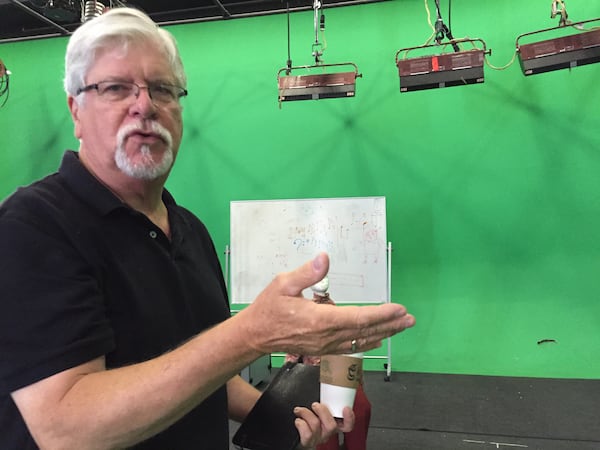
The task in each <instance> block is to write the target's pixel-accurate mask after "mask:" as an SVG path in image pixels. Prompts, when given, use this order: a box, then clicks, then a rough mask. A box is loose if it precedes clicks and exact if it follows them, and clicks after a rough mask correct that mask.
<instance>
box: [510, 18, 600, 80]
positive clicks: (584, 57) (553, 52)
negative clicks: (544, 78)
mask: <svg viewBox="0 0 600 450" xmlns="http://www.w3.org/2000/svg"><path fill="white" fill-rule="evenodd" d="M598 20H600V18H597V19H591V20H585V21H583V22H576V23H570V24H569V25H568V26H572V27H583V25H584V24H586V23H589V22H594V21H598ZM565 26H567V25H559V26H557V27H554V28H547V29H545V30H539V31H533V32H531V33H525V34H522V35H520V36H519V37H518V38H517V42H516V46H517V53H518V55H519V63H520V64H521V70H522V71H523V74H524V75H526V76H527V75H535V74H538V73H544V72H550V71H553V70H559V69H572V68H573V67H577V66H583V65H586V64H593V63H597V62H599V61H600V28H595V29H591V30H589V31H581V32H578V33H576V34H572V35H569V36H563V37H557V38H554V39H547V40H543V41H538V42H533V43H529V44H521V43H519V41H520V40H521V39H522V38H524V37H526V36H532V35H534V34H539V33H545V32H549V31H552V30H558V29H560V28H564V27H565Z"/></svg>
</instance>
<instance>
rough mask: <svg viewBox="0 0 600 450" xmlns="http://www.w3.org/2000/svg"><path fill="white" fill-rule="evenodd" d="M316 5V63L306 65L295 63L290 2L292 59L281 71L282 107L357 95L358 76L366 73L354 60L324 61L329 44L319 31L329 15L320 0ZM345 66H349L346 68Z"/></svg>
mask: <svg viewBox="0 0 600 450" xmlns="http://www.w3.org/2000/svg"><path fill="white" fill-rule="evenodd" d="M313 9H314V32H315V41H314V43H313V45H312V56H313V57H314V60H315V63H314V64H312V65H305V66H292V59H291V56H290V13H289V3H288V11H287V21H288V60H287V66H286V67H283V68H281V69H279V71H278V72H277V87H278V93H279V107H280V108H281V103H282V102H289V101H297V100H320V99H325V98H346V97H354V95H355V94H356V79H357V78H358V77H361V76H362V75H361V74H360V73H359V72H358V67H357V66H356V64H354V63H351V62H345V63H336V64H325V63H324V62H323V59H322V56H323V52H324V50H325V47H324V45H323V44H322V43H321V42H320V40H319V32H321V33H323V32H324V31H325V15H323V14H322V13H320V9H321V2H320V1H319V0H315V1H314V3H313ZM344 68H345V69H346V70H343V69H344ZM348 69H350V70H348Z"/></svg>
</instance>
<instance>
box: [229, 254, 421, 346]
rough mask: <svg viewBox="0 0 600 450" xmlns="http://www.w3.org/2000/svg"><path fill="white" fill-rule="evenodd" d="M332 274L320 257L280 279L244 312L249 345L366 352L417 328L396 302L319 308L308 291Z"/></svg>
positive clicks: (279, 277) (327, 262)
mask: <svg viewBox="0 0 600 450" xmlns="http://www.w3.org/2000/svg"><path fill="white" fill-rule="evenodd" d="M328 270H329V257H328V256H327V254H326V253H320V254H319V255H317V257H316V258H315V259H313V260H312V261H308V262H306V263H305V264H303V265H302V266H300V267H298V268H297V269H295V270H293V271H291V272H285V273H281V274H279V275H277V276H276V277H275V279H274V280H273V281H272V282H271V283H270V284H269V285H268V286H267V287H266V288H265V289H264V290H263V291H262V292H261V293H260V294H259V296H258V297H257V298H256V300H255V301H254V302H253V303H252V304H251V305H250V306H249V307H248V308H246V309H245V310H244V311H242V313H240V314H243V315H244V316H245V319H246V320H245V321H244V324H245V325H244V326H245V327H247V329H246V336H248V339H249V344H250V345H251V346H252V347H253V348H254V349H256V350H258V351H260V352H261V353H273V352H286V353H299V354H305V355H325V354H337V353H351V352H362V351H366V350H370V349H373V348H377V347H379V346H381V341H382V340H383V339H385V338H387V337H389V336H393V335H394V334H396V333H399V332H401V331H403V330H405V329H406V328H410V327H412V326H413V325H414V324H415V319H414V317H413V316H412V315H410V314H408V312H407V310H406V308H405V307H404V306H402V305H399V304H395V303H385V304H382V305H374V306H343V307H339V306H333V305H317V304H315V303H314V302H312V301H307V300H306V299H305V298H304V297H302V291H303V290H304V289H306V288H308V287H310V286H312V285H313V284H315V283H317V282H319V281H320V280H322V279H323V277H324V276H325V275H327V272H328ZM353 341H355V345H354V346H352V342H353Z"/></svg>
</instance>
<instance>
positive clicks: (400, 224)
mask: <svg viewBox="0 0 600 450" xmlns="http://www.w3.org/2000/svg"><path fill="white" fill-rule="evenodd" d="M324 3H325V14H326V17H327V19H326V22H327V23H326V26H327V30H326V34H325V37H326V41H327V45H328V47H327V48H326V50H325V54H324V60H325V62H326V63H339V62H349V61H351V62H354V63H356V64H357V65H358V67H359V70H360V72H361V73H362V74H363V77H362V78H359V79H358V80H357V94H356V97H355V98H351V99H330V100H320V101H304V102H290V103H284V104H283V105H282V108H281V109H280V108H279V105H278V102H277V84H276V82H277V79H276V74H277V71H278V70H279V69H280V68H281V67H284V66H285V61H286V59H287V30H286V17H285V15H272V16H263V17H255V18H246V19H234V20H226V21H218V22H207V23H198V24H187V25H178V26H171V27H170V28H169V29H170V30H171V31H172V32H173V33H174V34H175V36H176V38H177V39H178V41H179V43H180V47H181V52H182V54H183V57H184V62H185V63H186V69H187V73H188V77H189V85H188V88H189V91H190V96H189V97H188V98H187V99H185V100H184V103H185V109H184V116H185V137H184V141H183V144H182V149H181V152H180V154H179V159H178V162H177V165H176V167H175V169H174V171H173V174H172V177H171V179H170V180H169V183H168V188H169V189H170V190H171V191H172V192H173V193H174V194H175V196H176V198H177V199H178V201H179V202H180V203H181V204H183V205H185V206H187V207H189V208H190V209H191V210H192V211H194V212H195V213H197V214H198V215H199V216H200V217H201V218H202V219H203V220H204V221H205V223H206V224H207V226H208V228H209V230H210V231H211V233H212V235H213V238H214V240H215V245H216V247H217V249H218V250H219V252H222V250H224V249H225V246H226V245H227V243H228V240H229V237H228V236H229V202H230V201H231V200H247V199H275V198H318V197H348V196H380V195H383V196H385V197H386V198H387V226H388V240H389V241H391V242H392V245H393V249H394V250H393V257H392V261H393V262H392V297H393V301H395V302H400V303H403V304H405V305H407V307H408V308H409V309H410V311H411V312H413V313H414V314H415V315H416V316H417V321H418V322H417V326H416V327H415V328H413V329H412V330H410V331H408V332H406V333H403V334H401V335H398V336H396V337H394V338H393V340H392V350H393V358H392V369H393V370H394V371H417V372H438V373H467V374H482V375H514V376H535V377H566V378H598V377H599V376H600V302H599V300H600V281H598V280H599V279H600V274H599V273H598V272H599V263H600V237H599V231H600V176H599V174H600V131H599V126H600V113H599V111H600V107H599V105H600V89H599V86H598V81H599V79H600V66H599V65H588V66H584V67H578V68H575V69H573V70H561V71H556V72H552V73H546V74H540V75H536V76H531V77H525V76H523V75H522V73H521V70H520V68H519V65H518V62H515V63H514V64H512V65H511V66H510V67H508V68H507V69H506V70H493V69H492V68H491V67H489V66H487V67H486V68H485V83H483V84H479V85H471V86H464V87H452V88H446V89H434V90H429V91H421V92H410V93H402V94H401V93H400V91H399V80H398V73H397V69H396V66H395V61H394V57H395V54H396V51H397V50H399V49H401V48H405V47H412V46H417V45H421V44H423V43H424V42H425V41H426V40H427V38H428V37H429V35H430V33H431V30H430V29H429V26H428V24H427V15H426V11H425V8H424V2H423V1H420V0H410V1H408V0H394V1H387V2H382V3H376V4H370V5H361V6H351V7H339V8H331V9H327V2H324ZM429 3H430V4H431V5H430V7H431V8H432V12H435V9H434V5H433V2H432V1H430V2H429ZM441 3H442V12H443V13H444V14H445V13H446V11H447V2H445V1H442V2H441ZM550 4H551V2H550V1H548V0H531V1H528V2H521V1H518V0H505V1H503V2H481V1H476V0H463V1H455V2H453V10H452V22H451V26H452V29H453V32H454V35H455V37H465V36H469V37H471V38H475V37H477V38H481V39H483V40H484V41H485V42H486V44H487V47H488V48H489V49H491V50H492V54H491V55H489V56H488V62H489V63H490V64H491V65H493V66H496V67H500V66H504V65H506V64H507V63H508V62H509V61H510V60H511V58H512V57H513V55H514V51H515V40H516V38H517V36H518V35H520V34H522V33H526V32H529V31H535V30H540V29H543V28H548V27H553V26H555V25H557V21H554V20H550ZM568 7H569V15H570V18H571V19H573V20H586V19H590V18H594V17H598V16H600V3H598V2H589V1H584V0H579V1H575V0H573V1H572V2H570V3H569V4H568ZM312 27H313V23H312V11H306V12H297V13H293V14H292V16H291V29H292V40H291V49H292V59H293V63H294V65H303V64H310V63H311V62H312V57H311V45H312V42H313V40H314V33H313V28H312ZM541 38H544V36H541V37H540V39H541ZM65 45H66V39H65V38H53V39H45V40H36V41H27V42H15V43H4V44H0V58H2V59H3V60H4V62H5V64H6V65H7V66H8V68H9V69H10V70H11V71H12V73H13V75H12V77H11V93H10V98H9V100H8V102H7V104H6V105H5V106H4V108H2V109H0V123H1V127H2V129H1V133H0V148H1V149H2V153H1V156H0V198H1V197H4V196H6V195H8V194H9V193H10V192H12V191H13V190H14V189H15V188H16V187H17V186H19V185H23V184H27V183H29V182H30V181H32V180H34V179H36V178H39V177H41V176H43V175H44V174H46V173H48V172H50V171H53V170H55V169H56V167H57V166H58V163H59V161H60V157H61V154H62V152H63V150H64V149H65V148H77V142H76V140H75V139H74V138H73V133H72V125H71V120H70V116H69V114H68V111H67V108H66V105H65V95H64V93H63V92H62V87H61V81H62V80H61V78H62V70H63V69H62V63H63V55H64V49H65ZM221 258H222V262H223V263H224V256H223V255H222V254H221ZM265 326H268V324H265ZM542 339H554V340H555V341H556V342H554V343H545V344H538V341H540V340H542ZM384 350H385V349H382V351H384ZM374 354H376V352H375V353H374ZM379 364H380V362H377V361H368V362H367V367H368V368H381V367H380V365H379Z"/></svg>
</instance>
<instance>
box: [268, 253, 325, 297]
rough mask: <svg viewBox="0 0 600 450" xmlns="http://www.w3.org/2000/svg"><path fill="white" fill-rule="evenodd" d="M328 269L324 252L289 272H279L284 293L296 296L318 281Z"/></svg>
mask: <svg viewBox="0 0 600 450" xmlns="http://www.w3.org/2000/svg"><path fill="white" fill-rule="evenodd" d="M328 271H329V256H328V255H327V253H325V252H321V253H319V254H318V255H317V256H316V257H315V258H314V259H313V260H311V261H307V262H306V263H304V264H303V265H301V266H300V267H298V268H297V269H295V270H292V271H291V272H287V273H285V274H281V276H280V277H279V281H281V287H282V290H283V293H284V294H285V295H290V296H297V295H300V294H301V293H302V291H303V290H304V289H306V288H308V287H310V286H312V285H313V284H315V283H318V282H319V281H321V280H322V279H323V278H325V275H327V272H328Z"/></svg>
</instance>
